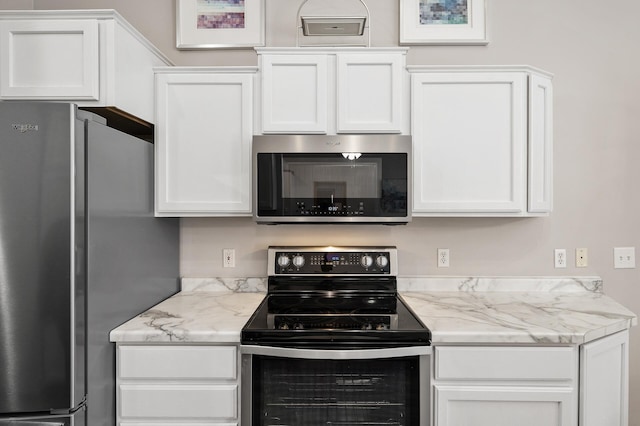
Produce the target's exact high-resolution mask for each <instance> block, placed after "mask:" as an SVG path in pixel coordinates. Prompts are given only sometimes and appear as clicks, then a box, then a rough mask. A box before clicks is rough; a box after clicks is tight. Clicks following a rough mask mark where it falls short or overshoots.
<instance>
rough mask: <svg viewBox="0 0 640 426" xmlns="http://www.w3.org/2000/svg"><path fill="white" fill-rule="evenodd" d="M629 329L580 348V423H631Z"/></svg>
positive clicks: (590, 425)
mask: <svg viewBox="0 0 640 426" xmlns="http://www.w3.org/2000/svg"><path fill="white" fill-rule="evenodd" d="M628 410H629V332H628V331H623V332H620V333H617V334H613V335H611V336H608V337H604V338H602V339H599V340H595V341H593V342H590V343H587V344H584V345H582V346H581V347H580V426H602V425H607V426H627V425H628V423H629V420H628Z"/></svg>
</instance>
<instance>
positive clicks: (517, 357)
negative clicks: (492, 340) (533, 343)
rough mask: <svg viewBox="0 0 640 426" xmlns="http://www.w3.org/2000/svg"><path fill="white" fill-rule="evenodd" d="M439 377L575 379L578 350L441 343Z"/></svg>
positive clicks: (437, 367) (447, 378)
mask: <svg viewBox="0 0 640 426" xmlns="http://www.w3.org/2000/svg"><path fill="white" fill-rule="evenodd" d="M435 354H436V358H435V359H436V366H435V376H436V379H437V380H554V381H555V380H557V381H573V380H575V379H576V374H577V364H576V362H577V353H576V350H575V349H574V348H572V347H560V348H555V347H535V348H528V347H497V346H496V347H454V346H452V347H447V346H444V347H438V348H436V350H435Z"/></svg>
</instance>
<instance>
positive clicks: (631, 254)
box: [613, 247, 636, 269]
mask: <svg viewBox="0 0 640 426" xmlns="http://www.w3.org/2000/svg"><path fill="white" fill-rule="evenodd" d="M613 267H614V268H615V269H632V268H635V267H636V248H635V247H615V248H614V249H613Z"/></svg>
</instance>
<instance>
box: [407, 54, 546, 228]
mask: <svg viewBox="0 0 640 426" xmlns="http://www.w3.org/2000/svg"><path fill="white" fill-rule="evenodd" d="M410 71H411V72H412V76H411V96H412V99H411V106H412V111H411V128H412V133H413V144H414V203H413V207H414V210H413V214H414V216H528V215H537V214H545V213H548V212H550V211H551V207H552V205H551V203H552V148H553V146H552V140H553V128H552V93H551V90H552V88H551V77H550V76H549V75H548V74H546V73H544V72H541V71H538V70H534V69H532V68H529V67H498V66H495V67H410Z"/></svg>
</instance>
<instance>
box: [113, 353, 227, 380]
mask: <svg viewBox="0 0 640 426" xmlns="http://www.w3.org/2000/svg"><path fill="white" fill-rule="evenodd" d="M118 356H119V377H120V378H121V379H152V378H153V379H226V380H235V379H236V377H237V368H236V365H237V349H236V347H235V346H120V347H119V351H118Z"/></svg>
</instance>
